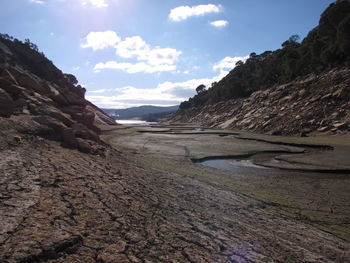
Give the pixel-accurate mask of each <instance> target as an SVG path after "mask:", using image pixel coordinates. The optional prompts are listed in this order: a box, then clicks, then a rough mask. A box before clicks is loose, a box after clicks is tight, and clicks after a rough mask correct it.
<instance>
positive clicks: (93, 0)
mask: <svg viewBox="0 0 350 263" xmlns="http://www.w3.org/2000/svg"><path fill="white" fill-rule="evenodd" d="M81 4H82V5H84V6H85V5H87V4H90V5H92V6H95V7H98V8H101V7H108V4H107V0H84V1H82V2H81Z"/></svg>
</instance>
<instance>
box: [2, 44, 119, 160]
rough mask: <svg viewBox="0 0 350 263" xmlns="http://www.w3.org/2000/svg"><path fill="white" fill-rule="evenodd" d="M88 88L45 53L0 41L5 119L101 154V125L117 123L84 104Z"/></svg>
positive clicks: (63, 142) (23, 45)
mask: <svg viewBox="0 0 350 263" xmlns="http://www.w3.org/2000/svg"><path fill="white" fill-rule="evenodd" d="M84 94H85V89H84V88H82V87H81V86H80V85H77V80H76V79H75V77H74V76H73V75H70V74H63V73H62V72H61V71H60V70H59V69H57V68H56V67H55V66H54V65H53V63H52V62H51V61H49V60H48V59H47V58H46V57H45V56H44V55H43V54H40V53H38V52H37V51H36V50H34V49H32V48H31V47H30V46H29V45H27V44H24V43H22V42H20V41H17V40H15V41H11V40H9V39H5V38H0V118H11V117H12V116H18V115H24V116H25V118H22V119H21V120H22V121H27V122H30V123H31V122H35V123H36V124H38V126H35V127H37V129H36V130H35V131H32V132H34V133H37V134H39V135H41V136H44V137H48V138H50V139H55V140H60V141H61V142H62V144H63V145H65V146H68V147H73V148H78V149H79V150H81V151H84V152H88V153H94V154H102V153H103V152H104V150H105V144H104V143H103V142H102V141H101V140H100V138H99V132H100V129H99V128H98V127H99V126H100V125H106V124H108V125H113V124H115V121H114V120H113V119H111V118H110V117H109V116H107V115H106V114H105V113H104V112H103V111H101V110H100V109H99V108H98V107H96V106H95V105H93V104H92V103H90V102H89V101H87V100H85V98H84Z"/></svg>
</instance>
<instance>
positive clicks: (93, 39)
mask: <svg viewBox="0 0 350 263" xmlns="http://www.w3.org/2000/svg"><path fill="white" fill-rule="evenodd" d="M119 41H120V37H119V36H118V35H117V33H116V32H114V31H111V30H107V31H104V32H90V33H89V34H88V35H87V36H86V37H85V43H83V44H82V45H81V46H82V47H83V48H92V49H93V50H98V49H104V48H107V47H116V45H117V43H118V42H119Z"/></svg>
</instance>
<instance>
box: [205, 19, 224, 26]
mask: <svg viewBox="0 0 350 263" xmlns="http://www.w3.org/2000/svg"><path fill="white" fill-rule="evenodd" d="M209 24H211V25H212V26H215V27H225V26H227V25H228V21H226V20H216V21H211V22H210V23H209Z"/></svg>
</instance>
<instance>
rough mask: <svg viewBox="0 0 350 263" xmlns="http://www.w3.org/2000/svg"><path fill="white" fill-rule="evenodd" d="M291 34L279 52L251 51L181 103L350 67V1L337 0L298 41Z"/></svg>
mask: <svg viewBox="0 0 350 263" xmlns="http://www.w3.org/2000/svg"><path fill="white" fill-rule="evenodd" d="M298 40H299V37H298V36H297V35H293V36H291V37H290V38H289V39H288V40H286V41H285V42H283V43H282V48H281V49H278V50H276V51H273V52H272V51H265V52H264V53H262V54H259V55H257V54H256V53H251V54H250V56H249V58H248V60H247V61H246V62H245V63H244V62H242V61H239V62H237V64H236V67H235V68H234V69H233V70H232V71H231V72H230V73H229V74H228V75H227V76H226V77H224V78H223V79H222V80H221V81H219V82H218V83H213V85H212V87H211V88H209V89H207V90H204V89H202V88H199V87H198V88H197V89H198V90H197V93H198V94H197V95H195V96H194V97H193V98H190V99H189V100H188V101H185V102H183V103H181V105H180V108H181V109H187V108H190V107H197V106H200V105H203V104H211V103H216V102H219V101H225V100H229V99H233V98H240V97H247V96H249V95H250V94H251V93H252V92H254V91H257V90H263V89H267V88H269V87H271V86H273V85H275V84H282V83H287V82H289V81H291V80H293V79H295V78H297V77H300V76H305V75H307V74H310V73H318V72H322V71H325V70H329V69H331V68H334V67H339V66H350V1H349V0H338V1H336V2H335V3H332V4H331V5H330V6H329V7H328V8H327V9H326V10H325V11H324V12H323V14H322V15H321V18H320V21H319V25H318V26H317V27H316V28H314V29H313V30H311V31H310V32H309V34H308V36H307V37H306V38H305V39H304V40H303V41H302V42H301V43H299V42H298Z"/></svg>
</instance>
